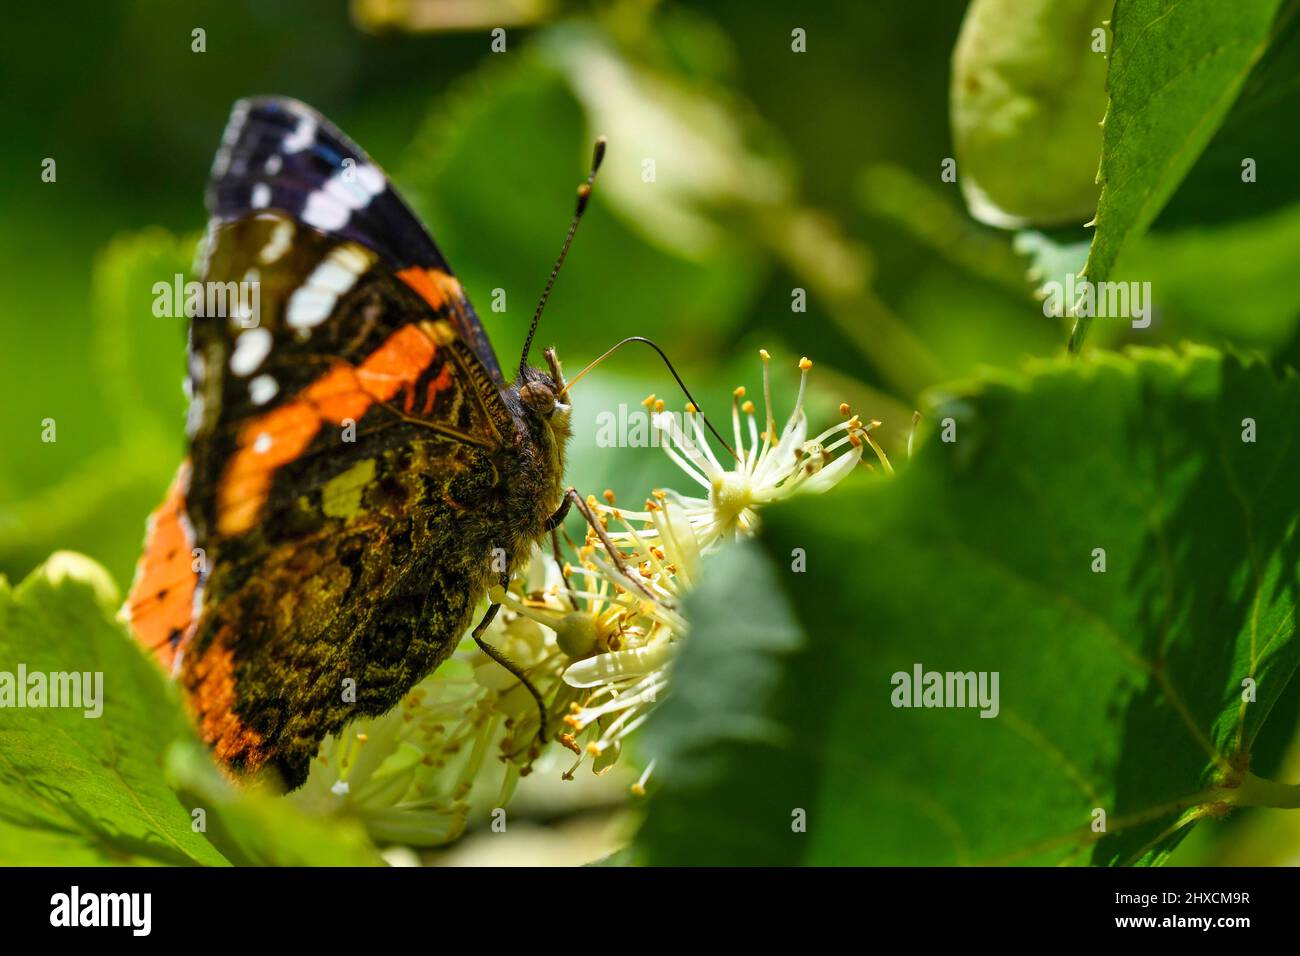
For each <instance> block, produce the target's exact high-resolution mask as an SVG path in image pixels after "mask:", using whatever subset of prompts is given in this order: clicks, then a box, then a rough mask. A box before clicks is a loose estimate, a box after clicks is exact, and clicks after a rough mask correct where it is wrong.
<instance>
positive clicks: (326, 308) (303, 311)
mask: <svg viewBox="0 0 1300 956" xmlns="http://www.w3.org/2000/svg"><path fill="white" fill-rule="evenodd" d="M337 298H338V296H336V295H334V294H333V293H332V292H328V291H326V290H325V289H311V288H308V287H306V286H304V287H303V288H301V289H297V290H295V291H294V293H293V295H291V296H290V297H289V308H288V310H287V311H286V314H285V321H286V322H288V323H289V325H290V327H292V328H295V329H311V328H315V327H316V326H318V325H320V324H321V323H322V322H324V321H325V318H326V316H328V315H329V314H330V309H332V308H334V300H335V299H337Z"/></svg>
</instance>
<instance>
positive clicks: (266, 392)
mask: <svg viewBox="0 0 1300 956" xmlns="http://www.w3.org/2000/svg"><path fill="white" fill-rule="evenodd" d="M278 391H280V386H279V385H277V384H276V381H275V379H273V378H271V376H269V375H259V376H257V378H255V379H253V380H252V381H251V382H249V383H248V397H249V398H250V399H251V400H252V402H253V404H254V405H265V404H266V403H267V402H269V401H270V400H271V399H273V398H275V393H276V392H278Z"/></svg>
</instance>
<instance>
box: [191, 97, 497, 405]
mask: <svg viewBox="0 0 1300 956" xmlns="http://www.w3.org/2000/svg"><path fill="white" fill-rule="evenodd" d="M207 202H208V210H209V212H210V213H211V214H212V216H213V218H214V220H216V221H218V222H223V221H230V220H233V219H241V218H243V217H244V216H247V215H249V214H250V213H253V212H256V211H257V210H260V209H280V210H284V211H285V212H288V213H289V214H290V215H291V216H293V217H294V218H295V219H297V220H298V221H299V222H301V223H303V224H305V225H307V226H311V227H312V228H315V229H319V230H320V231H322V232H324V233H326V234H328V235H332V236H335V237H337V238H340V239H350V240H352V241H354V242H359V243H361V244H362V245H364V246H367V247H368V248H370V249H372V250H373V251H374V252H376V253H378V254H379V255H380V256H381V257H382V258H384V259H385V260H386V261H388V262H389V263H390V264H391V265H392V266H393V268H394V270H395V271H398V272H402V271H404V270H432V271H434V272H435V273H442V274H444V275H448V276H449V275H451V269H450V267H449V266H448V265H447V261H446V259H444V258H443V255H442V253H441V252H439V251H438V247H437V245H435V244H434V241H433V239H432V238H431V237H430V236H429V233H428V231H427V230H426V229H425V228H424V227H423V226H422V225H421V224H420V221H419V220H418V219H417V218H416V216H415V214H414V213H412V212H411V209H410V207H409V206H407V205H406V203H405V202H404V201H403V200H402V198H401V196H399V195H398V194H397V191H396V190H395V189H394V188H393V186H392V184H391V183H390V182H389V180H388V177H387V176H385V175H384V173H383V171H382V170H380V168H379V167H378V166H377V165H376V164H375V163H374V162H373V161H372V160H371V159H370V157H369V156H367V155H366V154H365V152H363V151H362V150H361V148H360V147H359V146H357V145H356V144H355V143H353V142H352V141H351V140H350V139H348V137H347V136H345V135H344V134H343V133H342V132H340V131H339V129H338V128H337V127H336V126H334V124H333V123H331V122H330V121H329V120H327V119H326V118H325V117H324V116H322V115H321V114H320V113H318V112H316V111H315V110H314V109H312V108H311V107H310V106H307V105H306V104H305V103H300V102H298V101H297V100H293V99H289V98H287V97H278V96H275V97H270V96H268V97H254V98H251V99H245V100H240V101H239V102H237V103H236V104H235V105H234V107H233V108H232V109H231V113H230V120H229V122H228V123H227V124H226V132H225V134H224V136H223V137H222V141H221V148H220V149H219V150H218V151H217V155H216V159H215V160H214V161H213V164H212V175H211V179H210V182H209V185H208V195H207ZM411 274H415V273H414V272H412V273H411ZM447 292H448V295H447V309H448V311H449V313H450V315H451V318H452V319H453V321H454V322H455V323H456V326H457V328H458V330H459V332H460V334H461V337H462V338H464V340H465V341H466V342H467V343H468V344H469V346H470V348H471V349H472V350H473V351H474V354H475V355H477V356H478V359H479V361H480V362H482V363H483V367H484V368H486V369H487V370H488V372H489V373H490V374H491V376H492V378H493V379H494V380H495V381H496V382H497V383H498V384H501V383H502V381H503V379H502V375H501V368H500V366H499V365H498V363H497V360H496V355H495V354H494V353H493V351H492V345H491V343H490V342H489V341H488V337H487V333H486V332H485V331H484V330H483V326H482V323H480V322H479V319H478V316H477V315H476V314H475V312H474V309H473V307H472V306H471V305H470V303H469V300H468V299H467V298H466V297H465V295H464V294H463V293H462V292H461V291H460V288H459V286H458V285H456V286H454V288H451V289H448V290H447Z"/></svg>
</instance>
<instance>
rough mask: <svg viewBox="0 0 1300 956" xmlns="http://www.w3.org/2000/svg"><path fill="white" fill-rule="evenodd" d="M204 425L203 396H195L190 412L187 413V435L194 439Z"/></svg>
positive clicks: (191, 401)
mask: <svg viewBox="0 0 1300 956" xmlns="http://www.w3.org/2000/svg"><path fill="white" fill-rule="evenodd" d="M201 424H203V396H202V395H195V396H194V397H193V398H192V399H190V407H189V410H188V411H187V412H186V413H185V434H186V435H188V436H189V437H190V438H193V437H194V436H195V435H197V434H198V432H199V426H200V425H201Z"/></svg>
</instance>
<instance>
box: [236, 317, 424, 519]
mask: <svg viewBox="0 0 1300 956" xmlns="http://www.w3.org/2000/svg"><path fill="white" fill-rule="evenodd" d="M436 353H437V346H435V345H434V344H433V341H432V340H431V339H430V338H429V336H428V335H426V334H425V333H424V332H421V331H420V330H419V328H417V327H416V326H414V325H406V326H403V327H402V328H400V329H398V330H397V331H396V332H394V333H393V334H392V335H390V336H389V337H388V339H387V340H386V341H385V342H384V344H383V345H381V346H379V348H377V349H376V350H375V351H374V352H372V353H371V354H370V355H369V356H367V357H366V360H365V361H364V362H362V363H361V364H360V365H358V366H352V365H348V364H346V363H340V364H338V365H335V366H334V368H332V369H330V371H328V372H326V373H325V374H324V375H323V376H322V377H321V378H319V379H317V380H316V381H315V382H313V383H312V384H311V385H309V386H307V388H305V389H303V391H302V392H301V393H300V394H299V395H298V397H297V398H295V399H293V400H292V401H290V402H288V403H287V404H285V405H281V406H280V407H279V408H276V409H273V410H271V411H269V412H266V413H265V414H263V415H259V416H258V417H257V418H254V419H252V420H251V421H248V422H246V423H245V424H244V425H243V426H242V427H241V428H240V430H239V447H238V449H237V450H236V452H235V454H234V456H233V457H232V458H231V459H230V463H229V464H228V465H227V466H226V470H225V473H224V474H223V475H222V477H221V486H220V489H219V491H218V493H217V530H218V531H220V532H221V534H223V535H236V534H241V533H243V532H244V531H247V530H248V529H249V528H251V527H252V526H253V524H254V522H255V521H256V520H257V516H258V513H259V512H260V511H261V508H262V505H263V504H264V503H265V502H266V497H267V494H268V493H269V492H270V489H271V479H272V478H273V477H274V475H275V471H276V469H278V468H280V467H281V466H283V465H286V464H288V463H289V462H291V461H294V460H296V459H297V458H298V457H299V456H300V455H301V454H302V453H303V451H305V450H306V448H307V446H308V445H310V444H311V442H312V439H314V438H315V437H316V434H317V432H319V431H320V429H321V427H322V426H323V425H325V424H332V425H342V424H343V423H344V421H346V420H348V419H351V420H352V421H354V422H356V421H359V420H360V419H361V416H362V415H364V414H365V413H366V411H367V410H368V409H369V408H370V407H371V406H372V405H373V404H375V402H387V401H389V400H391V399H392V398H393V397H394V396H396V395H397V394H398V392H401V391H405V392H406V409H407V411H410V408H411V404H412V402H413V401H414V396H415V383H416V382H417V381H418V380H419V378H420V375H421V374H423V372H424V370H425V369H427V368H428V367H429V364H430V363H431V362H432V361H433V357H434V355H435V354H436Z"/></svg>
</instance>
